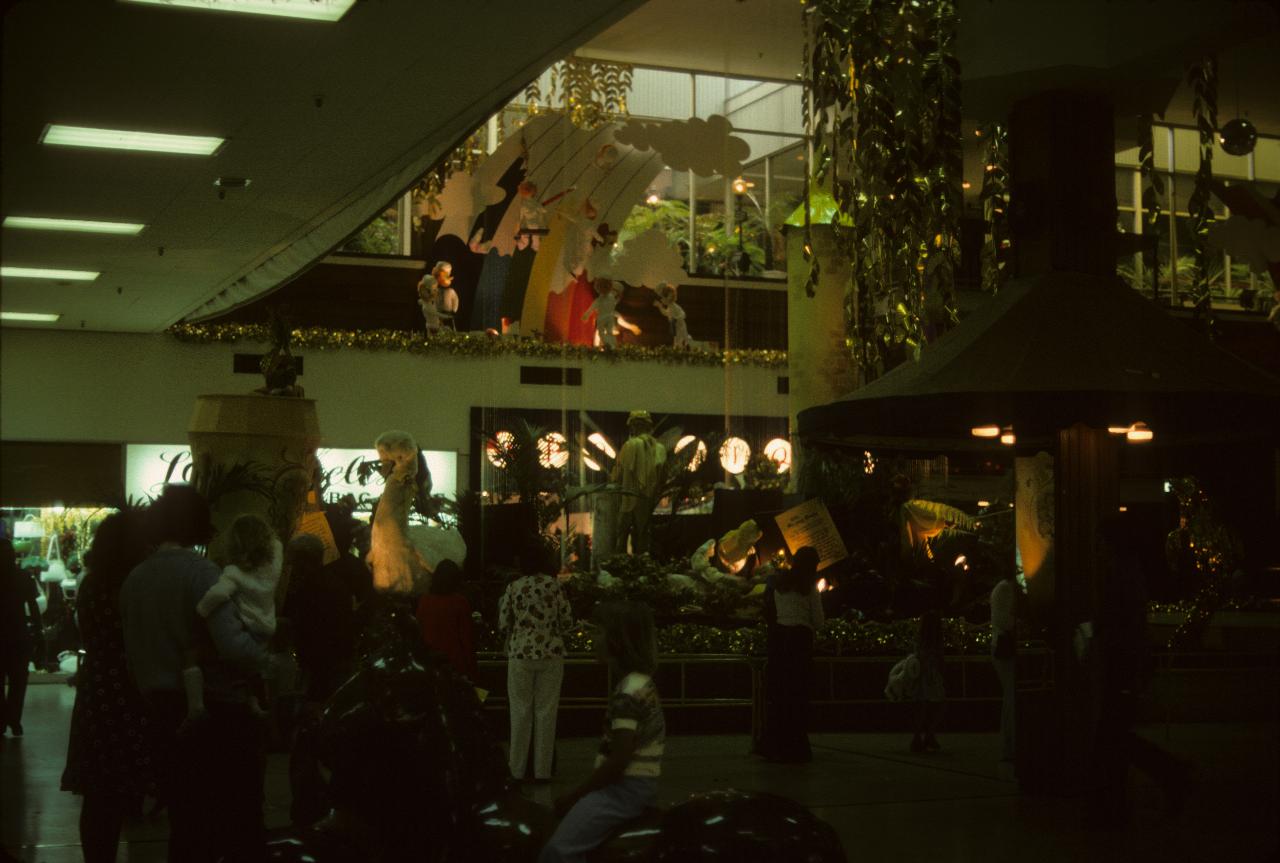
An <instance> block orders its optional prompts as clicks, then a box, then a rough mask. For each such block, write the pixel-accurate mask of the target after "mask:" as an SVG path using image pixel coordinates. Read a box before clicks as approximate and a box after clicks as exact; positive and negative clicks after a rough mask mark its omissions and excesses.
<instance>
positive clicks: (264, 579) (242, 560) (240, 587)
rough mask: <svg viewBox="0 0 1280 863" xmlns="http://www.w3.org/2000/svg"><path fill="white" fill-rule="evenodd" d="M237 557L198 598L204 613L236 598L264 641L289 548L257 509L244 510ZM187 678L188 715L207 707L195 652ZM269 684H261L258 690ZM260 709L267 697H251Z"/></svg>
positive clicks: (235, 532) (230, 551) (234, 530)
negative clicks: (284, 546)
mask: <svg viewBox="0 0 1280 863" xmlns="http://www.w3.org/2000/svg"><path fill="white" fill-rule="evenodd" d="M227 556H228V557H229V558H230V560H231V563H229V564H228V565H227V567H226V568H225V569H224V570H223V571H222V576H221V577H220V578H219V579H218V580H217V581H216V582H215V583H214V585H213V587H211V588H209V590H208V591H206V592H205V595H204V596H203V597H201V598H200V601H199V602H198V603H196V612H197V613H198V614H199V615H200V616H201V617H204V618H207V617H208V616H209V615H211V614H213V612H214V611H216V610H217V609H218V608H219V607H220V606H221V605H222V604H223V603H224V602H228V601H231V602H234V603H235V606H236V612H237V613H238V614H239V615H240V620H241V621H243V622H244V626H245V629H247V630H249V632H250V633H251V634H252V635H253V636H254V637H255V638H257V639H259V640H260V641H262V642H263V643H264V644H265V643H266V642H267V641H269V640H270V639H271V636H273V635H274V634H275V631H276V585H277V584H278V583H279V581H280V571H281V569H282V568H283V566H284V551H283V548H282V547H281V545H280V540H279V539H277V538H276V535H275V531H273V530H272V529H271V525H269V524H267V523H266V522H265V521H264V520H263V519H261V518H259V517H258V516H256V515H242V516H240V517H238V518H237V519H236V520H235V521H234V522H233V523H232V525H231V533H230V536H229V537H228V541H227ZM182 683H183V687H184V688H185V689H186V693H187V717H188V718H196V717H198V716H200V715H202V714H203V713H204V674H203V672H201V671H200V666H199V665H197V664H196V662H195V657H194V656H190V657H188V664H187V667H186V668H184V669H183V670H182ZM257 689H262V690H263V691H265V689H264V687H262V686H256V687H255V690H257ZM249 707H250V709H252V710H253V712H254V713H256V714H258V715H262V714H263V713H264V711H263V708H262V703H261V700H260V699H259V698H258V696H257V695H254V696H253V697H251V698H250V700H249Z"/></svg>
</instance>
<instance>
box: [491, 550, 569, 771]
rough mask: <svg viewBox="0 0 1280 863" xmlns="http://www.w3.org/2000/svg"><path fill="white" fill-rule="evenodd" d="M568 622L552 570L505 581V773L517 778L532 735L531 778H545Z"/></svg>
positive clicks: (501, 621) (501, 618) (501, 609)
mask: <svg viewBox="0 0 1280 863" xmlns="http://www.w3.org/2000/svg"><path fill="white" fill-rule="evenodd" d="M572 625H573V613H572V611H571V610H570V608H569V601H568V600H567V599H565V596H564V592H563V591H561V590H560V585H559V583H558V582H557V581H556V579H555V576H553V575H544V574H541V573H534V574H532V575H525V576H521V577H520V578H517V579H516V580H515V581H513V582H511V584H509V585H508V586H507V589H506V592H504V593H503V594H502V599H501V600H499V602H498V628H499V629H500V630H502V632H503V633H504V634H505V635H506V640H507V703H508V707H509V709H510V711H511V746H510V751H509V755H510V764H511V775H512V776H513V777H515V778H516V779H523V778H524V772H525V767H526V765H527V764H528V763H529V742H530V738H532V740H533V747H534V748H533V777H534V781H535V782H537V781H547V780H550V778H551V762H552V759H553V757H554V755H555V747H556V711H557V709H558V708H559V706H560V683H561V681H562V680H563V679H564V654H565V650H564V633H565V632H566V631H568V629H569V628H570V627H571V626H572Z"/></svg>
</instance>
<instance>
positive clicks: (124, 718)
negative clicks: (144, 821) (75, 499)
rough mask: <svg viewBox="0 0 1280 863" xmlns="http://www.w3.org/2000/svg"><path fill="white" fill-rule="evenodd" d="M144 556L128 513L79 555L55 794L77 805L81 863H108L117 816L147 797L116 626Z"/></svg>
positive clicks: (139, 709)
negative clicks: (75, 661) (80, 650)
mask: <svg viewBox="0 0 1280 863" xmlns="http://www.w3.org/2000/svg"><path fill="white" fill-rule="evenodd" d="M146 554H147V547H146V542H145V540H144V539H143V535H142V529H141V518H140V516H139V515H138V514H137V513H135V512H130V511H124V512H119V513H115V514H114V515H110V516H108V517H107V518H106V519H105V520H104V521H103V522H102V524H100V525H99V526H98V530H97V532H96V533H95V534H94V539H93V545H92V546H91V547H90V548H89V551H88V552H87V553H86V554H85V565H86V570H87V572H86V574H85V577H84V581H83V582H82V583H81V585H80V590H79V595H78V600H77V609H78V612H79V618H80V632H81V636H82V638H83V642H84V651H85V655H84V660H83V661H82V662H81V664H80V671H79V673H78V674H77V676H76V703H75V708H74V709H73V710H72V713H71V736H70V740H69V741H68V744H67V766H66V770H65V771H63V774H62V788H63V790H64V791H74V792H76V793H77V794H80V795H82V796H83V797H84V801H83V803H82V804H81V808H80V842H81V845H82V846H83V849H84V859H85V860H86V861H87V863H96V861H100V860H101V861H114V860H115V859H116V848H117V846H118V845H119V842H120V830H121V828H122V827H123V825H124V820H125V816H126V815H127V814H128V813H129V812H130V811H136V810H137V809H138V806H139V804H140V803H141V800H142V797H143V795H144V794H149V793H154V790H155V764H156V759H155V753H154V751H153V748H154V744H153V740H152V735H151V733H150V729H149V728H148V724H147V718H146V710H145V708H144V706H143V703H142V696H141V695H140V694H139V692H138V690H137V687H135V686H134V684H133V680H132V678H131V677H130V676H129V669H128V667H127V664H126V661H125V652H124V633H123V631H122V629H121V624H120V586H121V585H122V584H123V583H124V580H125V577H126V576H128V575H129V572H130V571H131V570H132V569H133V568H134V567H135V566H136V565H137V564H138V563H140V562H141V561H142V559H143V558H144V557H146Z"/></svg>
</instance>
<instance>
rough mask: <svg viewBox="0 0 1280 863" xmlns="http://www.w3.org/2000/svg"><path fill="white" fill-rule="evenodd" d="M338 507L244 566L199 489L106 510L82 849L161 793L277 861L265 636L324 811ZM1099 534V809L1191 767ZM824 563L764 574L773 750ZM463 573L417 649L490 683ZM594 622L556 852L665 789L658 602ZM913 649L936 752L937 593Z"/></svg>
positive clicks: (514, 626)
mask: <svg viewBox="0 0 1280 863" xmlns="http://www.w3.org/2000/svg"><path fill="white" fill-rule="evenodd" d="M326 520H327V524H328V527H329V532H330V534H331V535H332V537H333V540H334V542H333V544H334V546H336V549H337V554H336V556H335V555H331V554H330V555H329V562H328V563H326V562H325V560H326V555H327V546H326V544H325V543H324V542H322V541H321V540H320V539H319V538H317V537H315V536H312V535H299V536H296V537H294V538H293V539H292V540H291V541H290V542H289V543H288V545H287V548H283V549H282V547H281V545H280V543H279V541H278V540H276V538H275V535H274V533H273V532H272V530H271V528H270V527H269V526H268V525H267V524H266V523H265V522H264V521H262V520H261V519H259V518H257V517H256V516H242V517H240V518H238V519H236V520H235V522H234V523H233V525H232V527H231V532H232V534H233V535H232V536H231V537H230V542H229V543H228V547H229V549H230V554H231V556H232V558H233V563H232V564H231V565H229V566H228V567H226V568H225V569H223V570H220V569H219V568H218V567H217V566H215V565H214V564H213V563H212V562H211V561H210V560H208V559H207V558H206V557H205V556H204V554H203V550H202V547H203V546H205V545H206V544H207V543H208V542H209V540H210V539H211V538H212V535H213V526H212V520H211V513H210V509H209V506H208V504H207V503H206V502H205V500H204V499H203V498H202V497H201V496H200V495H199V494H198V493H197V492H196V491H195V490H194V489H193V488H191V487H189V486H180V485H173V486H167V487H166V488H165V490H164V492H163V494H162V495H161V496H160V497H159V498H158V499H157V500H155V501H154V502H153V503H152V504H151V505H150V506H149V508H148V509H146V510H128V509H127V510H125V511H122V512H119V513H115V514H113V515H111V516H109V517H107V518H106V519H105V520H104V521H102V522H101V524H100V525H99V526H98V528H97V531H96V534H95V537H94V541H93V544H92V546H91V548H90V549H89V550H88V552H87V553H86V555H85V559H84V562H85V566H86V574H85V576H84V578H83V580H82V583H81V584H80V586H79V592H78V613H79V621H78V625H79V628H80V631H81V633H82V638H83V643H84V657H83V661H82V664H81V666H80V669H79V672H78V674H77V677H76V685H77V696H76V702H75V707H74V709H73V713H72V720H71V732H70V738H69V742H68V749H67V761H66V768H65V771H64V773H63V777H62V785H63V788H64V789H65V790H68V791H72V792H75V793H77V794H79V795H81V796H82V797H83V803H82V809H81V817H80V832H81V842H82V847H83V851H84V856H85V859H86V860H87V861H112V860H115V859H116V852H117V847H118V844H119V840H120V836H121V830H122V825H123V824H124V822H125V820H126V818H127V817H128V816H129V814H130V813H134V812H138V811H139V810H140V808H141V803H142V801H143V799H144V797H146V796H150V797H154V798H156V799H157V800H158V801H159V804H158V805H159V806H163V807H167V809H168V813H169V816H168V817H169V826H170V836H169V859H170V860H173V861H179V860H180V861H202V860H209V861H212V860H217V859H222V858H224V857H225V858H227V859H236V860H254V859H261V858H262V854H263V850H264V847H265V832H264V828H263V803H264V800H263V782H264V773H265V764H266V733H267V726H266V724H265V723H264V721H263V717H264V715H265V711H264V710H262V709H261V707H262V704H261V702H262V701H264V700H265V699H266V698H267V696H268V690H267V689H266V687H265V686H264V680H265V679H266V676H267V675H268V671H269V669H268V666H269V665H270V662H271V651H272V650H273V649H275V650H277V651H278V650H279V649H280V648H281V647H282V645H283V646H287V649H289V650H291V651H292V652H293V653H295V654H296V657H297V663H298V668H299V670H300V672H301V679H302V685H301V687H300V688H299V691H300V692H301V693H302V698H301V704H300V705H299V708H298V710H297V711H296V712H297V719H298V722H297V732H296V734H295V735H294V736H293V739H292V745H291V751H290V769H289V774H290V786H291V791H292V798H293V799H292V807H291V817H292V820H293V822H294V823H295V824H298V825H310V824H314V823H316V822H317V821H319V820H320V819H321V818H323V817H324V816H325V815H326V814H327V813H328V812H329V811H330V808H331V801H330V799H329V798H328V795H327V793H326V781H325V778H324V775H323V771H322V770H321V767H320V758H319V747H318V746H317V745H316V742H315V739H314V737H313V736H312V732H313V730H314V725H315V719H316V718H317V717H318V716H319V714H320V711H321V709H322V707H323V705H324V704H325V702H326V701H327V700H328V699H329V698H330V697H331V696H332V695H333V694H334V693H335V692H336V691H337V690H338V688H339V687H340V686H341V685H342V684H343V682H344V681H345V680H346V679H347V678H348V677H349V675H350V674H351V672H352V671H353V670H354V668H355V667H356V655H357V642H358V641H359V631H360V629H361V624H360V612H359V609H360V608H361V606H362V605H365V604H366V603H367V601H368V600H369V599H370V597H371V596H372V595H373V588H372V578H371V576H370V573H369V571H368V568H367V567H366V566H365V564H364V563H363V561H362V559H361V558H360V556H359V555H358V553H355V552H354V551H353V549H354V547H355V546H356V545H357V544H358V543H357V531H358V527H357V525H358V523H357V522H356V521H355V520H354V519H353V518H352V517H351V514H350V513H349V512H345V511H341V510H333V511H330V512H327V513H326ZM1099 541H1100V547H1101V548H1102V549H1103V551H1104V556H1105V557H1106V560H1105V562H1104V565H1103V567H1102V570H1103V573H1102V577H1101V582H1100V583H1101V584H1102V586H1103V590H1102V591H1101V594H1100V597H1099V598H1100V602H1099V614H1098V617H1097V620H1096V624H1097V625H1096V630H1097V656H1098V657H1099V666H1098V668H1099V675H1100V680H1101V685H1100V691H1101V704H1100V708H1101V709H1100V720H1099V723H1098V727H1097V732H1096V737H1097V740H1096V746H1095V753H1096V755H1097V758H1098V764H1097V766H1096V775H1097V776H1098V777H1099V780H1100V784H1101V788H1102V793H1101V795H1100V806H1101V808H1102V809H1103V811H1104V812H1105V813H1106V814H1107V815H1108V816H1109V817H1112V818H1122V817H1123V811H1124V779H1123V774H1124V768H1125V765H1127V764H1135V765H1137V766H1139V767H1140V768H1142V769H1144V770H1146V771H1148V772H1150V773H1151V774H1152V775H1153V776H1155V777H1156V778H1157V780H1159V782H1160V783H1161V785H1162V786H1163V787H1164V788H1165V791H1166V795H1167V799H1168V801H1169V805H1170V807H1171V808H1176V807H1177V805H1178V803H1179V801H1180V799H1181V797H1182V795H1183V794H1184V793H1185V784H1186V775H1187V772H1188V768H1187V765H1186V764H1185V763H1183V762H1180V761H1178V760H1176V759H1174V758H1172V757H1171V756H1169V755H1168V754H1167V753H1164V752H1163V751H1162V750H1159V749H1158V748H1157V747H1155V746H1153V745H1152V744H1150V743H1149V742H1147V741H1145V740H1143V739H1142V738H1140V737H1138V736H1137V735H1134V734H1133V733H1132V731H1131V729H1130V723H1131V721H1132V717H1133V714H1134V704H1135V699H1136V697H1137V693H1138V692H1139V690H1140V689H1141V686H1142V684H1143V680H1144V675H1145V674H1146V672H1147V668H1148V662H1147V658H1146V654H1145V640H1144V637H1143V632H1144V618H1143V615H1144V611H1145V594H1144V592H1143V583H1142V576H1141V571H1140V566H1138V564H1137V563H1136V560H1135V559H1134V555H1133V553H1132V549H1131V547H1130V545H1129V543H1128V541H1127V537H1126V536H1125V533H1124V530H1123V528H1122V526H1120V524H1119V522H1118V521H1117V520H1110V521H1107V522H1105V523H1104V524H1103V525H1102V526H1101V528H1100V531H1099ZM544 558H545V556H544V555H542V554H539V553H536V552H535V553H528V554H525V555H522V557H521V569H522V572H521V573H519V574H518V575H517V576H516V577H515V578H513V580H512V581H511V582H510V583H509V584H508V585H507V587H506V589H505V591H504V592H503V594H502V596H501V599H500V600H499V601H498V627H499V631H500V634H501V636H502V638H503V640H504V644H505V650H506V655H507V695H508V705H509V715H510V745H509V749H508V757H509V768H510V772H511V776H512V777H513V778H514V779H515V780H517V781H519V780H523V779H525V778H526V777H528V776H529V775H530V768H531V778H532V780H533V782H534V783H544V782H547V781H549V780H550V779H551V776H552V774H553V771H554V768H555V734H556V717H557V712H558V708H559V700H560V689H561V684H562V681H563V677H564V663H565V656H566V645H565V635H566V634H567V633H568V632H569V631H570V630H571V629H572V628H573V626H574V619H573V614H572V611H571V608H570V605H569V602H568V600H567V598H566V596H565V594H564V592H563V590H562V589H561V586H560V583H559V580H558V579H557V577H556V574H555V573H556V567H555V566H554V563H553V562H552V561H550V560H547V559H544ZM818 564H819V556H818V554H817V552H816V551H815V550H814V549H813V548H809V547H805V548H801V549H799V550H797V551H796V553H795V554H794V555H793V556H792V559H791V561H790V565H789V566H786V567H782V568H780V569H779V570H778V571H777V572H776V573H775V574H774V575H772V576H771V577H770V579H769V581H768V583H767V586H766V590H765V595H764V609H765V620H766V623H767V629H768V641H767V644H768V662H767V668H766V677H765V684H766V685H765V699H766V700H765V721H764V727H763V733H762V735H761V737H760V739H759V740H758V741H757V752H758V754H760V755H763V756H764V757H766V758H767V759H768V760H770V761H775V762H781V763H803V762H807V761H810V760H811V759H812V750H811V748H810V744H809V739H808V734H807V729H808V721H809V720H808V714H809V693H810V681H811V678H812V666H813V644H814V635H815V633H816V632H817V630H819V629H820V628H821V627H822V625H823V622H824V614H823V606H822V595H821V593H820V590H819V581H820V579H819V575H818ZM0 565H2V566H3V572H0V615H2V616H3V617H2V620H0V622H2V623H3V629H2V630H0V632H2V633H3V645H2V646H3V652H4V660H5V661H4V667H3V671H4V674H5V675H6V682H7V684H8V685H7V695H6V698H5V700H4V705H3V706H4V711H5V712H4V723H5V726H6V729H7V730H8V731H9V732H11V733H13V734H15V735H20V734H21V733H22V725H21V711H22V700H23V691H24V688H25V676H26V660H27V659H29V657H30V653H31V650H30V643H29V636H28V633H29V631H30V623H31V619H32V618H36V617H37V616H38V608H36V607H35V605H36V603H35V596H34V593H33V591H32V590H29V589H27V587H26V586H24V585H26V582H24V581H23V580H22V579H21V578H20V575H21V573H20V570H19V569H18V568H17V566H16V563H15V561H14V555H13V551H12V546H11V545H10V544H9V543H8V541H7V540H0ZM282 571H285V572H287V573H288V578H287V579H286V584H287V585H288V589H287V591H282V592H281V594H280V596H277V583H278V582H279V581H280V580H281V575H282ZM28 586H29V585H28ZM464 587H465V585H464V580H463V575H462V570H461V568H460V566H459V565H458V564H456V563H455V562H453V561H450V560H444V561H441V562H440V563H439V564H438V565H437V567H436V569H435V571H434V573H433V579H432V583H431V587H430V590H429V592H428V593H427V594H426V595H424V596H422V597H420V598H419V599H418V600H417V602H416V606H415V607H414V609H413V610H414V611H415V612H416V616H417V620H418V623H419V625H420V629H421V635H422V643H423V645H425V646H426V647H427V648H429V649H430V650H432V651H435V652H437V653H439V654H440V655H441V657H442V660H443V661H444V662H445V663H447V665H448V666H450V667H452V669H453V670H454V671H455V672H456V673H457V674H458V675H460V676H461V677H463V678H466V679H467V680H468V681H470V682H471V683H472V684H473V685H476V686H478V685H479V684H480V683H481V675H480V669H479V664H478V662H477V656H476V647H475V636H474V633H473V613H474V612H473V608H474V607H475V606H474V605H473V601H472V599H471V598H469V597H468V596H467V595H466V594H465V593H464ZM1018 592H1019V588H1018V586H1017V583H1016V581H1015V579H1014V577H1013V575H1012V574H1010V575H1009V576H1008V577H1006V578H1003V579H1001V580H1000V581H999V582H998V583H997V584H996V586H995V587H994V589H993V590H992V592H991V595H990V614H991V617H990V632H991V642H990V652H991V658H992V662H993V666H994V669H995V672H996V677H997V678H998V680H999V682H1000V687H1001V694H1002V702H1001V713H1000V731H1001V734H1000V743H1001V757H1002V759H1004V760H1012V759H1013V757H1014V754H1015V750H1014V743H1015V733H1014V731H1015V725H1014V702H1015V698H1014V695H1015V692H1014V690H1015V687H1014V653H1015V643H1016V642H1015V630H1016V623H1017V621H1016V613H1015V612H1016V606H1017V596H1018ZM277 604H279V606H280V612H281V619H280V621H279V630H278V631H277V620H276V616H275V615H276V608H277ZM28 612H30V615H29V614H28ZM590 634H591V637H592V640H593V643H594V644H595V647H596V651H597V654H598V658H599V659H600V660H601V661H602V662H604V663H606V664H607V665H608V666H609V667H610V670H611V672H612V675H611V676H612V679H613V681H614V682H615V686H614V689H613V691H612V692H611V694H610V698H609V702H608V709H607V711H606V725H605V734H604V738H603V740H602V743H601V748H600V753H599V756H598V758H597V761H596V767H595V770H594V771H593V773H592V774H591V775H590V777H588V779H587V780H586V781H584V782H583V783H582V784H581V785H579V786H578V787H576V788H575V789H574V790H573V791H571V792H569V793H568V794H565V795H563V796H562V797H560V798H559V799H558V800H557V801H556V803H555V808H556V811H557V814H559V815H561V816H563V820H562V821H561V822H560V826H559V827H558V828H557V830H556V831H555V833H554V835H553V837H552V838H551V841H550V842H549V844H548V845H547V846H546V848H545V850H544V852H543V855H542V858H541V859H543V860H547V861H553V860H580V859H585V858H584V857H583V855H584V854H586V853H587V852H589V851H590V850H591V849H592V848H594V847H595V846H596V845H598V844H599V843H600V842H601V841H603V839H604V838H605V837H606V836H607V835H608V834H609V833H610V832H611V831H612V830H613V829H614V828H616V826H617V825H618V824H619V823H621V822H623V821H625V820H627V819H629V818H631V817H633V816H635V815H637V814H639V813H640V812H641V811H642V810H643V809H645V808H646V807H649V806H652V805H653V801H654V800H655V799H656V782H657V778H658V776H659V774H660V772H661V770H660V767H661V759H662V751H663V740H664V737H665V722H664V720H663V714H662V708H661V702H660V699H659V696H658V692H657V686H656V683H655V679H654V676H655V673H656V670H657V654H656V647H655V645H656V640H655V630H654V624H653V619H652V615H651V613H650V612H649V610H648V609H647V608H644V607H642V606H640V605H637V604H634V603H606V604H603V605H601V606H599V607H598V608H597V609H596V612H595V614H594V615H593V618H592V622H591V624H590ZM15 657H21V658H22V659H23V661H22V662H18V661H17V660H16V659H15ZM911 659H912V662H911V663H910V666H909V667H910V674H911V679H910V680H909V682H908V683H907V685H906V686H905V687H904V688H903V690H902V692H903V695H902V696H901V697H904V698H906V699H909V700H911V701H914V703H915V728H914V735H913V737H912V740H911V744H910V749H911V750H912V751H913V752H917V753H924V752H931V751H936V750H938V749H940V748H941V746H940V744H939V742H938V740H937V736H936V732H937V728H938V725H939V721H940V718H941V716H942V709H943V705H944V703H945V699H946V693H945V687H944V673H943V671H944V666H943V663H944V649H943V638H942V623H941V617H940V615H939V613H938V612H937V611H936V610H930V611H926V612H925V613H924V614H922V615H921V617H920V623H919V629H918V632H917V637H916V642H915V645H914V649H913V651H912V655H911Z"/></svg>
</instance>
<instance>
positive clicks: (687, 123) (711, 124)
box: [613, 114, 751, 177]
mask: <svg viewBox="0 0 1280 863" xmlns="http://www.w3.org/2000/svg"><path fill="white" fill-rule="evenodd" d="M732 132H733V124H732V123H730V122H729V121H728V120H727V119H725V118H724V117H722V116H721V115H719V114H712V115H711V116H710V117H708V118H707V119H706V120H702V119H700V118H697V117H694V118H693V119H690V120H671V121H668V122H665V123H646V122H644V121H643V120H628V121H627V122H626V123H624V124H623V125H622V127H621V128H620V129H618V130H617V131H616V132H615V133H614V136H613V137H614V140H616V141H617V142H618V143H620V144H627V145H629V146H631V147H634V148H635V149H637V150H642V151H643V150H656V151H658V152H659V153H661V154H662V160H663V162H665V163H666V164H667V165H669V166H670V167H671V169H672V170H673V171H693V172H694V173H695V174H698V175H700V176H703V177H710V176H712V175H713V174H721V175H723V176H725V177H736V176H738V174H740V173H741V172H742V163H743V162H745V161H746V160H747V157H748V156H750V155H751V146H750V145H749V144H748V143H747V142H746V141H744V140H743V139H742V138H737V137H734V136H733V134H732Z"/></svg>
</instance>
